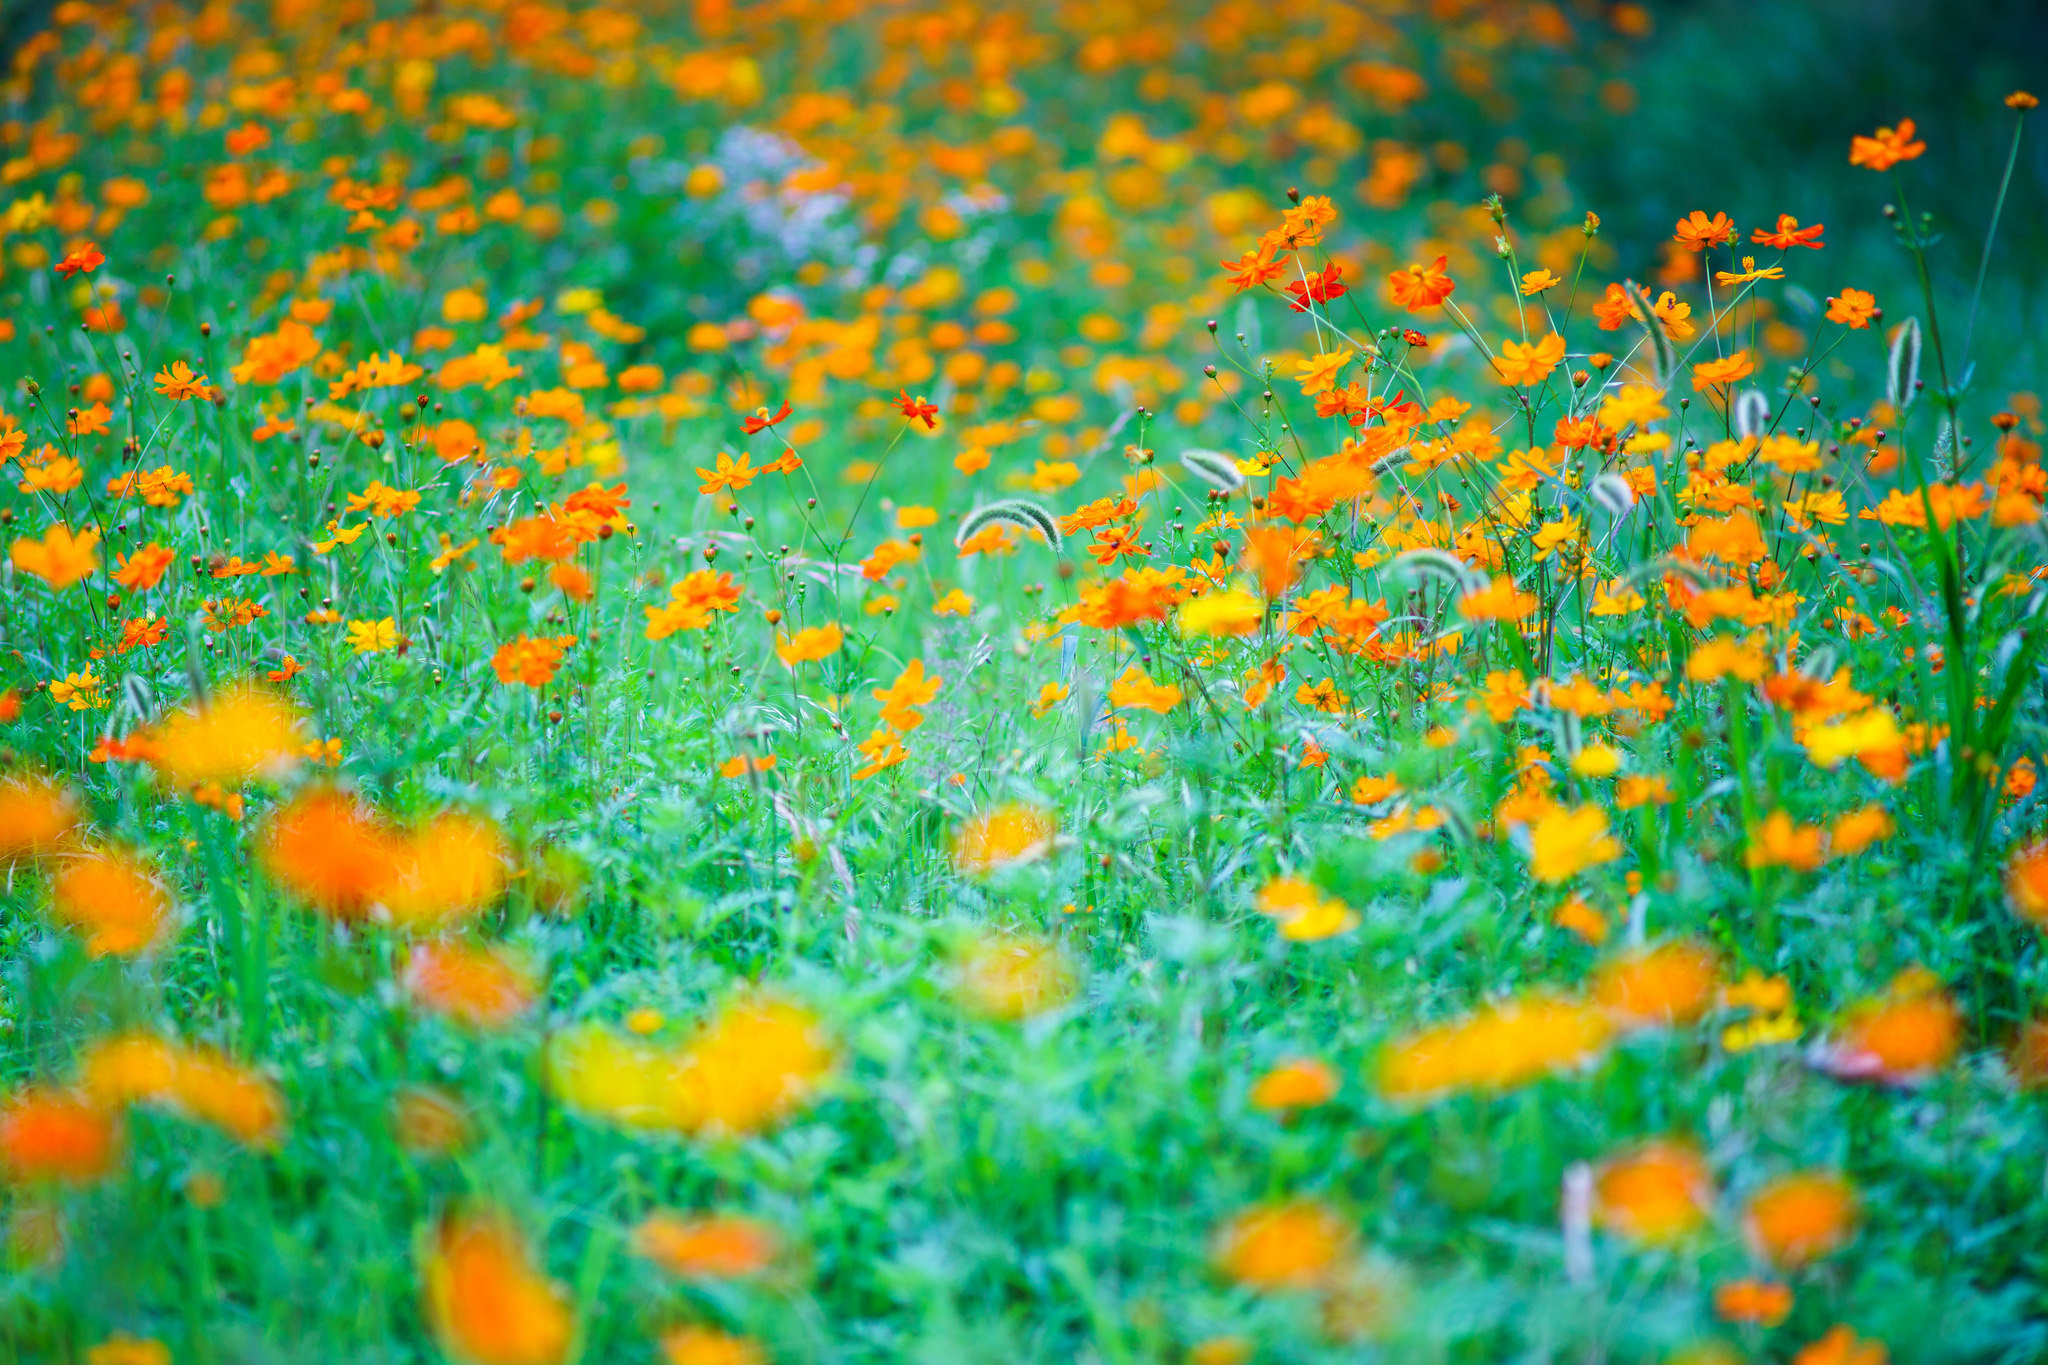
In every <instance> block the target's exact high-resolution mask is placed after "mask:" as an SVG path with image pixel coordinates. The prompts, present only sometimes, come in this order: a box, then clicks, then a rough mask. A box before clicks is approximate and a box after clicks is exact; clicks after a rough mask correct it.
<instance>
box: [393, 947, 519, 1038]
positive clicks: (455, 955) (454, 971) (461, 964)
mask: <svg viewBox="0 0 2048 1365" xmlns="http://www.w3.org/2000/svg"><path fill="white" fill-rule="evenodd" d="M403 981H404V985H405V993H406V995H407V996H409V997H410V998H411V999H412V1001H413V1003H414V1004H416V1005H418V1006H419V1007H420V1008H422V1009H426V1010H431V1011H433V1012H434V1013H436V1014H442V1015H446V1016H448V1017H449V1018H451V1019H454V1020H456V1021H457V1022H459V1023H464V1024H469V1025H471V1026H473V1027H477V1028H504V1027H505V1026H506V1025H508V1024H510V1023H512V1022H513V1021H515V1020H516V1019H518V1018H519V1016H520V1015H522V1014H525V1013H526V1012H527V1011H528V1010H530V1009H532V1008H533V1006H534V1003H535V1001H536V1000H537V999H538V998H539V992H538V987H537V985H536V983H535V981H534V977H533V973H532V971H531V970H529V968H528V967H527V965H526V963H525V962H524V961H523V960H521V959H520V958H519V957H517V956H515V955H514V954H513V953H512V952H510V951H509V950H507V949H505V948H503V947H499V946H496V945H488V946H471V945H467V944H460V943H422V944H420V945H418V946H417V947H415V948H414V949H413V950H412V956H411V957H410V958H409V959H408V960H407V962H406V966H405V974H404V977H403Z"/></svg>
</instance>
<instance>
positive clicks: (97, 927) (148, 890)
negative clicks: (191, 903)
mask: <svg viewBox="0 0 2048 1365" xmlns="http://www.w3.org/2000/svg"><path fill="white" fill-rule="evenodd" d="M50 914H51V917H52V918H54V919H55V920H56V921H57V922H58V923H60V924H62V925H64V926H65V927H67V928H69V929H71V930H73V931H74V932H76V933H79V934H82V935H83V936H84V938H85V950H86V952H87V953H88V954H90V955H91V956H93V957H106V956H109V955H113V956H117V957H133V956H134V955H136V954H137V953H143V952H147V951H148V950H149V949H151V948H153V947H155V946H156V944H157V943H158V941H159V940H161V939H162V938H163V936H164V932H165V930H166V929H168V928H169V927H170V918H171V902H170V897H169V896H167V895H166V894H165V893H164V888H163V885H162V884H161V883H160V882H158V881H157V879H156V878H155V877H153V876H151V875H150V873H149V871H148V870H147V868H146V867H145V866H144V865H143V864H142V863H141V862H140V861H139V860H138V859H136V858H135V857H133V856H132V855H130V854H127V853H123V852H120V851H118V850H115V849H99V850H96V851H93V852H90V853H84V854H81V855H79V856H77V857H74V858H67V859H65V860H64V861H63V862H62V863H60V864H58V866H57V869H56V871H55V872H54V873H53V874H52V876H51V878H50Z"/></svg>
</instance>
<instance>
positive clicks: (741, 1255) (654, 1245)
mask: <svg viewBox="0 0 2048 1365" xmlns="http://www.w3.org/2000/svg"><path fill="white" fill-rule="evenodd" d="M781 1249H782V1244H781V1240H780V1239H779V1238H778V1237H777V1236H776V1235H775V1230H774V1229H773V1228H771V1227H769V1226H768V1225H767V1224H765V1223H761V1222H757V1221H756V1220H754V1219H752V1218H742V1217H740V1216H739V1215H737V1214H727V1213H709V1214H698V1215H688V1214H681V1213H675V1212H672V1211H669V1210H665V1209H664V1210H657V1211H656V1212H654V1213H650V1214H648V1215H647V1217H645V1218H643V1219H642V1220H641V1221H640V1224H639V1226H638V1227H636V1228H634V1229H633V1250H634V1251H636V1252H638V1253H639V1254H640V1255H642V1256H645V1257H646V1258H647V1259H648V1260H650V1261H652V1262H654V1263H655V1264H656V1265H658V1266H660V1267H661V1268H662V1269H663V1270H666V1271H667V1272H668V1273H669V1274H671V1275H675V1276H678V1277H680V1278H683V1279H693V1280H698V1279H701V1280H732V1279H742V1278H745V1277H746V1276H749V1275H758V1274H760V1273H761V1272H762V1271H763V1270H766V1269H767V1268H768V1266H769V1265H770V1264H771V1263H772V1262H773V1261H774V1260H775V1258H776V1256H777V1255H778V1254H779V1253H780V1252H781Z"/></svg>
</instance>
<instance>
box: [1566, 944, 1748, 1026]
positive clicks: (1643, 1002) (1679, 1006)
mask: <svg viewBox="0 0 2048 1365" xmlns="http://www.w3.org/2000/svg"><path fill="white" fill-rule="evenodd" d="M1720 980H1721V962H1720V959H1719V958H1718V957H1716V956H1715V954H1714V951H1713V949H1711V948H1708V947H1706V946H1705V945H1703V944H1699V943H1692V942H1688V941H1686V940H1683V939H1681V940H1679V941H1677V942H1674V943H1665V944H1661V945H1659V946H1658V947H1655V948H1650V949H1646V950H1638V951H1636V952H1633V953H1630V954H1628V955H1626V956H1624V957H1620V958H1617V959H1615V960H1614V961H1612V962H1609V963H1608V964H1606V965H1605V966H1604V967H1602V968H1601V969H1600V971H1599V974H1598V975H1597V976H1595V977H1594V980H1593V990H1592V998H1593V1000H1594V1002H1595V1003H1597V1004H1598V1005H1599V1006H1600V1007H1601V1008H1602V1009H1604V1010H1606V1011H1607V1012H1608V1014H1610V1015H1611V1016H1613V1018H1614V1020H1615V1022H1616V1024H1617V1025H1619V1026H1620V1027H1622V1028H1643V1027H1648V1026H1653V1025H1658V1024H1664V1025H1670V1024H1690V1023H1692V1022H1694V1021H1695V1020H1697V1019H1699V1018H1700V1016H1702V1015H1704V1014H1705V1013H1706V1012H1707V1011H1708V1010H1709V1009H1711V1008H1713V1004H1714V991H1715V988H1716V987H1717V986H1719V985H1720Z"/></svg>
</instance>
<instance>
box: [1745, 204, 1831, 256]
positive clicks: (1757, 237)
mask: <svg viewBox="0 0 2048 1365" xmlns="http://www.w3.org/2000/svg"><path fill="white" fill-rule="evenodd" d="M1826 230H1827V229H1826V228H1824V227H1822V226H1821V225H1820V224H1819V223H1815V224H1813V225H1812V226H1811V227H1801V226H1799V220H1798V219H1797V218H1794V217H1793V216H1792V215H1791V214H1789V213H1781V214H1779V215H1778V223H1777V226H1776V227H1774V228H1771V229H1770V230H1769V231H1766V230H1765V229H1763V228H1758V229H1757V230H1756V231H1754V232H1752V233H1750V234H1749V240H1750V241H1752V242H1755V243H1756V244H1757V245H1758V246H1767V247H1772V248H1774V249H1776V250H1778V251H1790V250H1791V249H1792V248H1793V247H1795V246H1803V247H1808V248H1810V249H1812V250H1814V251H1819V250H1820V249H1821V247H1822V245H1823V243H1822V242H1821V240H1820V235H1821V233H1823V232H1825V231H1826Z"/></svg>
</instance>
